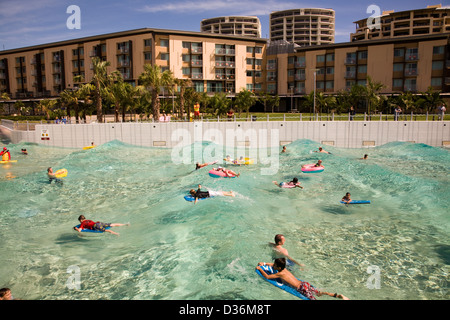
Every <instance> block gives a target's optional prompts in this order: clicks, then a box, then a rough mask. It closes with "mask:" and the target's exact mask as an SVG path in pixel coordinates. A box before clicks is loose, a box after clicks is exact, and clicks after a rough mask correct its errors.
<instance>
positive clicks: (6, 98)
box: [0, 92, 11, 113]
mask: <svg viewBox="0 0 450 320" xmlns="http://www.w3.org/2000/svg"><path fill="white" fill-rule="evenodd" d="M0 100H2V101H8V100H11V98H10V97H9V94H8V93H6V92H3V93H2V94H1V95H0ZM1 111H2V112H3V104H2V110H1ZM9 113H11V107H10V112H9Z"/></svg>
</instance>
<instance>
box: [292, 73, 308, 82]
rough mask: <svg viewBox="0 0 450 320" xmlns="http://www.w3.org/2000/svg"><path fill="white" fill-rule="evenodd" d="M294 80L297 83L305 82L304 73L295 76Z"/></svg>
mask: <svg viewBox="0 0 450 320" xmlns="http://www.w3.org/2000/svg"><path fill="white" fill-rule="evenodd" d="M294 78H295V80H297V81H303V80H306V75H305V74H304V73H303V74H296V75H295V77H294Z"/></svg>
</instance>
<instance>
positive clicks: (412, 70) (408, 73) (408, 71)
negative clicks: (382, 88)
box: [405, 68, 418, 77]
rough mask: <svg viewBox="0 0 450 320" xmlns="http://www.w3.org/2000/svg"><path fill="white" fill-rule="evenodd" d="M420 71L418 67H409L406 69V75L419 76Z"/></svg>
mask: <svg viewBox="0 0 450 320" xmlns="http://www.w3.org/2000/svg"><path fill="white" fill-rule="evenodd" d="M417 74H418V72H417V68H414V69H407V70H405V76H406V77H408V76H417Z"/></svg>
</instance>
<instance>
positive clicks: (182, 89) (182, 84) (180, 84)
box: [172, 79, 195, 119]
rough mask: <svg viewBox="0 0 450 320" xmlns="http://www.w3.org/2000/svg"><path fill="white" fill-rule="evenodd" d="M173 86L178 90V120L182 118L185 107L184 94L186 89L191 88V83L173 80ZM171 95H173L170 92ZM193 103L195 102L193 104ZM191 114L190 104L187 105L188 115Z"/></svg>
mask: <svg viewBox="0 0 450 320" xmlns="http://www.w3.org/2000/svg"><path fill="white" fill-rule="evenodd" d="M175 84H176V85H177V87H179V88H180V110H179V112H180V119H181V118H182V117H183V114H184V106H185V102H186V99H185V93H186V88H189V87H191V86H192V81H191V80H190V79H175ZM172 94H174V93H173V92H172ZM194 103H195V102H194ZM190 113H191V103H188V114H190Z"/></svg>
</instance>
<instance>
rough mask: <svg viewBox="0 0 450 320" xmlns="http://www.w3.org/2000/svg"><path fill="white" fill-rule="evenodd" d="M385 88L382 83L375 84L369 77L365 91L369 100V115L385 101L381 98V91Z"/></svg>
mask: <svg viewBox="0 0 450 320" xmlns="http://www.w3.org/2000/svg"><path fill="white" fill-rule="evenodd" d="M384 87H385V85H384V84H382V83H381V82H375V81H373V80H372V78H371V77H370V76H367V85H366V87H365V88H366V89H365V92H364V93H365V98H366V99H367V114H371V112H372V108H376V107H377V106H379V105H380V104H381V102H382V101H383V100H384V99H383V98H382V97H381V96H380V91H381V90H382V89H383V88H384Z"/></svg>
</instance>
